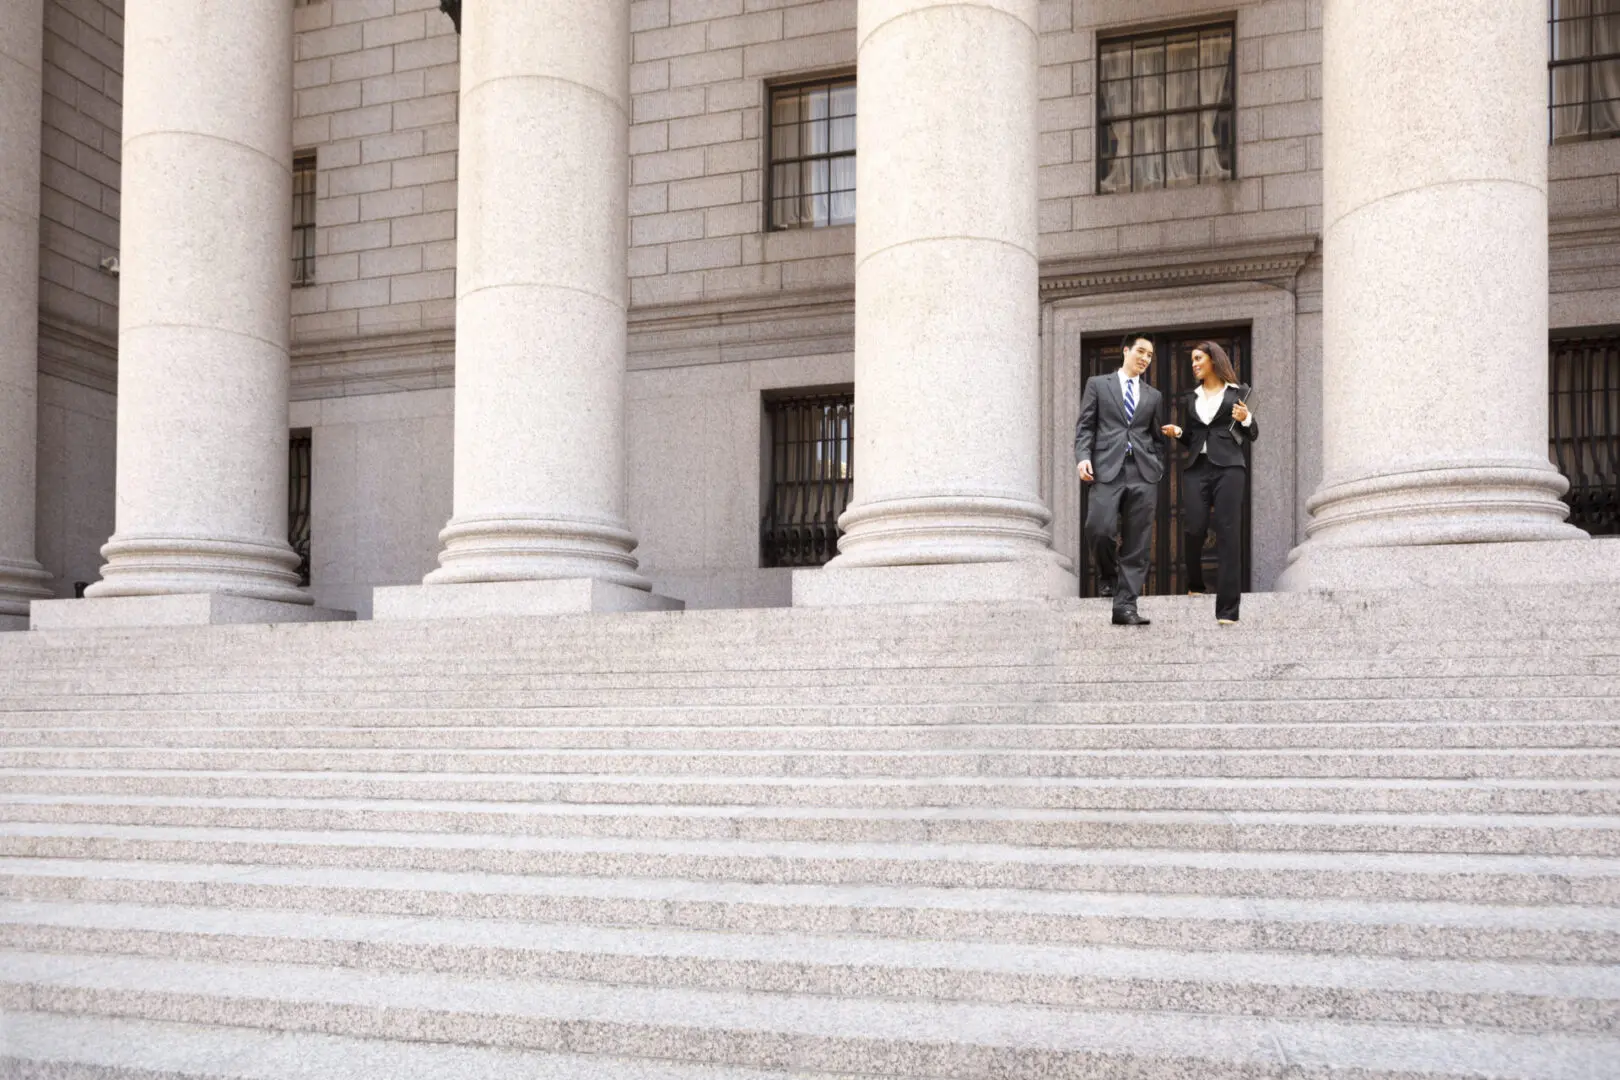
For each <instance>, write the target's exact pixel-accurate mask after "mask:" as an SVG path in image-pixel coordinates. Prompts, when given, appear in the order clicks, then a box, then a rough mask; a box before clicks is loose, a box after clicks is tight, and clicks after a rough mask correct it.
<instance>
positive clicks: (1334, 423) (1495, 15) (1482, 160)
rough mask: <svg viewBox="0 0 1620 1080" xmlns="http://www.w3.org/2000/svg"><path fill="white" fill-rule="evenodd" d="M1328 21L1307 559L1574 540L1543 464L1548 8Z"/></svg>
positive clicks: (1387, 0)
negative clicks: (1347, 552)
mask: <svg viewBox="0 0 1620 1080" xmlns="http://www.w3.org/2000/svg"><path fill="white" fill-rule="evenodd" d="M1325 20H1326V23H1325V39H1324V59H1323V71H1324V79H1323V84H1324V85H1323V96H1324V102H1323V113H1324V116H1323V121H1324V124H1323V126H1324V139H1323V144H1324V155H1325V157H1324V186H1325V193H1324V203H1325V206H1324V228H1325V236H1324V243H1325V259H1326V268H1325V286H1324V289H1325V295H1324V306H1325V310H1324V326H1323V337H1324V355H1325V364H1324V373H1323V397H1324V401H1323V407H1324V408H1323V417H1322V434H1323V469H1324V478H1323V482H1322V486H1321V487H1320V488H1319V489H1318V491H1317V492H1316V494H1315V495H1314V496H1313V497H1312V499H1311V500H1310V502H1309V504H1308V505H1309V507H1310V510H1311V512H1312V514H1313V519H1312V521H1311V523H1310V525H1309V528H1308V535H1309V537H1310V540H1309V542H1308V543H1307V545H1306V546H1305V548H1303V549H1301V551H1303V552H1308V551H1309V550H1311V549H1312V548H1317V549H1321V548H1335V547H1351V548H1355V547H1389V546H1406V545H1432V544H1453V543H1481V542H1502V541H1524V540H1559V539H1570V538H1579V537H1580V536H1582V535H1584V534H1581V533H1579V532H1578V530H1575V529H1574V528H1572V527H1570V526H1568V525H1565V524H1564V523H1563V521H1564V516H1565V508H1564V506H1563V504H1562V503H1561V502H1560V501H1559V496H1560V495H1561V494H1562V493H1563V491H1564V490H1565V487H1566V484H1565V481H1564V480H1563V478H1562V477H1560V476H1559V475H1558V473H1557V472H1556V471H1555V470H1554V468H1553V467H1552V466H1551V465H1550V464H1549V463H1548V456H1547V408H1548V406H1547V377H1548V376H1547V319H1548V308H1547V290H1548V283H1547V13H1546V7H1545V5H1537V4H1528V3H1501V2H1500V0H1327V6H1326V9H1325ZM1298 554H1299V552H1296V555H1298Z"/></svg>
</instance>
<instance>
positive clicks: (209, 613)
mask: <svg viewBox="0 0 1620 1080" xmlns="http://www.w3.org/2000/svg"><path fill="white" fill-rule="evenodd" d="M125 10H126V24H125V39H124V73H125V74H124V87H125V93H124V138H123V198H122V224H121V250H120V262H121V264H122V269H121V273H120V282H121V284H120V290H119V319H118V469H117V530H116V532H115V533H114V534H113V537H112V539H110V540H108V541H107V544H106V546H105V547H103V548H102V554H103V555H104V556H106V558H107V564H106V566H104V567H103V568H102V580H101V581H99V582H97V583H95V584H94V585H92V586H90V588H89V589H87V590H86V593H85V595H86V596H89V597H96V598H108V597H115V598H130V597H140V598H153V597H160V596H161V597H168V598H171V599H172V598H173V597H174V596H176V595H192V596H200V597H202V598H204V599H212V598H215V597H221V596H223V597H230V598H232V599H233V600H234V601H237V602H243V601H245V602H249V603H254V604H258V605H259V606H257V607H256V608H254V610H255V611H256V612H257V613H258V615H261V616H262V618H263V619H265V620H270V619H275V618H308V617H310V612H309V608H308V605H309V604H310V595H309V594H308V593H307V592H305V591H304V590H302V589H300V588H299V586H298V575H297V570H296V568H297V565H298V558H297V556H296V555H294V554H293V552H292V549H291V547H290V546H289V545H288V543H287V431H288V427H287V424H288V419H287V393H288V380H289V372H288V358H287V349H288V338H289V312H288V305H289V285H288V282H289V265H290V264H289V259H290V258H291V246H290V234H291V228H292V222H291V212H292V210H291V207H292V173H291V169H292V9H291V6H290V5H288V4H287V3H286V0H201V2H199V0H129V2H128V4H127V6H126V9H125ZM266 601H268V602H269V604H264V603H263V602H266ZM69 603H72V602H71V601H61V602H58V604H69ZM95 603H98V604H99V603H101V600H97V601H96V602H95ZM111 608H116V609H117V610H119V611H121V612H122V613H123V614H122V615H120V616H119V618H120V619H127V620H128V621H133V622H140V621H144V615H143V614H142V613H143V612H145V611H148V610H150V611H152V612H167V613H169V615H172V614H173V612H174V611H175V610H177V608H176V605H175V604H173V603H168V602H158V603H151V604H144V605H142V604H131V603H123V604H119V605H110V606H103V607H102V608H101V609H100V610H102V611H106V610H110V609H111ZM88 610H90V611H92V612H94V611H96V610H97V609H96V608H94V607H92V608H90V609H88ZM194 610H195V611H198V612H202V613H203V614H202V618H204V619H205V620H207V619H218V618H219V614H218V610H217V606H215V605H211V604H202V605H197V606H196V607H195V608H194ZM79 614H80V615H82V614H83V612H82V611H81V612H79ZM55 617H56V612H55V611H54V610H53V612H52V620H53V622H54V621H55ZM154 621H174V620H173V619H171V618H170V617H169V616H168V615H154ZM42 624H43V623H42V620H41V617H40V615H39V613H38V611H37V610H36V615H35V625H42Z"/></svg>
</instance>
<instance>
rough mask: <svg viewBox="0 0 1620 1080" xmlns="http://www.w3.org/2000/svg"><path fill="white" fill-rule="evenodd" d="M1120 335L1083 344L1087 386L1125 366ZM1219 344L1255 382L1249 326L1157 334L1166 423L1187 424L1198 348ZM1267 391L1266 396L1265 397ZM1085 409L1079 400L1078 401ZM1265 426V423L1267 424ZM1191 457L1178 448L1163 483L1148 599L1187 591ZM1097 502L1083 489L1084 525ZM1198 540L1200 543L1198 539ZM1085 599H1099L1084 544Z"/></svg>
mask: <svg viewBox="0 0 1620 1080" xmlns="http://www.w3.org/2000/svg"><path fill="white" fill-rule="evenodd" d="M1119 337H1120V335H1119V334H1104V335H1100V336H1097V337H1093V336H1091V335H1089V334H1088V335H1086V337H1085V338H1083V339H1082V340H1081V342H1080V378H1081V385H1082V386H1083V385H1085V380H1086V379H1089V378H1091V377H1092V376H1093V375H1106V374H1108V373H1109V372H1111V371H1116V370H1118V368H1119ZM1206 339H1207V340H1209V341H1213V342H1215V344H1217V345H1219V346H1220V347H1221V348H1223V349H1225V350H1226V355H1227V356H1228V357H1230V358H1231V360H1232V366H1233V367H1234V368H1236V369H1237V374H1238V379H1239V380H1240V381H1242V382H1245V383H1252V382H1253V378H1254V362H1253V358H1252V356H1251V353H1252V349H1251V347H1250V346H1251V332H1250V328H1249V327H1247V326H1226V327H1220V328H1217V329H1204V330H1173V331H1169V332H1166V333H1158V334H1154V335H1153V341H1154V346H1155V348H1156V351H1157V353H1158V355H1157V357H1156V358H1155V359H1154V361H1153V364H1152V366H1150V367H1149V368H1148V370H1147V375H1146V378H1147V381H1148V382H1149V383H1150V384H1152V385H1153V386H1154V387H1156V388H1157V389H1158V391H1159V393H1161V394H1163V395H1164V408H1165V423H1167V424H1184V423H1185V422H1186V421H1185V419H1184V418H1182V417H1180V416H1178V415H1177V413H1176V409H1177V406H1176V402H1177V401H1178V400H1179V399H1180V397H1181V395H1182V394H1185V393H1186V392H1187V391H1188V390H1191V389H1192V388H1193V377H1192V351H1193V346H1194V345H1196V344H1198V342H1200V341H1204V340H1206ZM1264 392H1265V391H1264V389H1262V390H1261V393H1264ZM1075 406H1076V407H1078V406H1079V402H1075ZM1261 422H1263V421H1261ZM1184 458H1185V455H1184V454H1182V453H1181V451H1180V450H1179V449H1178V448H1172V449H1171V453H1170V462H1169V468H1168V469H1166V471H1165V478H1166V479H1167V480H1168V481H1169V482H1168V483H1165V484H1160V485H1159V506H1158V510H1157V511H1156V512H1155V513H1154V518H1153V523H1154V524H1153V548H1152V552H1151V554H1150V555H1149V556H1148V573H1147V580H1146V581H1145V582H1144V583H1143V586H1142V595H1144V596H1180V595H1181V594H1182V593H1183V592H1185V591H1186V588H1187V587H1186V584H1185V582H1186V564H1185V561H1184V560H1183V558H1182V547H1181V546H1182V545H1183V544H1184V543H1186V542H1187V541H1186V537H1185V535H1184V534H1183V533H1182V530H1181V474H1182V472H1183V470H1184V469H1185V465H1186V463H1185V461H1184V460H1183V459H1184ZM1253 493H1254V486H1253V484H1250V485H1249V487H1248V488H1246V489H1245V490H1244V493H1243V591H1244V592H1248V591H1249V576H1250V569H1251V566H1252V560H1251V559H1250V558H1249V551H1250V544H1249V533H1250V528H1251V525H1250V517H1251V515H1250V501H1251V499H1252V497H1253ZM1090 503H1091V485H1090V484H1081V485H1080V521H1081V523H1082V526H1083V524H1084V522H1085V520H1086V510H1087V509H1088V508H1089V506H1090ZM1209 539H1210V538H1209V537H1207V536H1206V537H1205V538H1204V542H1205V546H1204V580H1205V581H1214V580H1215V545H1214V544H1213V543H1209ZM1195 542H1196V541H1195ZM1080 595H1081V596H1096V595H1097V567H1096V561H1095V559H1094V557H1093V556H1092V553H1091V552H1090V551H1089V550H1088V549H1087V548H1086V545H1084V544H1081V545H1080Z"/></svg>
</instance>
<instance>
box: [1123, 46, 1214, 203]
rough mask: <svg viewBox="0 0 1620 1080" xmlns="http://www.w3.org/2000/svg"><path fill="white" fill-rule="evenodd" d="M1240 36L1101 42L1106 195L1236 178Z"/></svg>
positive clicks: (1188, 185) (1187, 185)
mask: <svg viewBox="0 0 1620 1080" xmlns="http://www.w3.org/2000/svg"><path fill="white" fill-rule="evenodd" d="M1235 33H1236V31H1235V27H1234V24H1232V23H1221V24H1219V25H1213V26H1202V27H1195V28H1192V29H1187V30H1173V31H1165V32H1159V33H1153V34H1140V35H1136V36H1133V37H1119V38H1112V39H1104V40H1103V41H1101V42H1100V43H1099V45H1098V53H1099V57H1100V62H1099V63H1098V65H1097V191H1098V193H1099V194H1104V195H1106V194H1113V193H1116V192H1123V191H1152V190H1156V189H1159V188H1167V187H1168V188H1179V187H1191V186H1193V185H1195V184H1209V183H1218V182H1219V181H1222V180H1230V179H1232V177H1233V176H1234V175H1235V170H1234V167H1233V162H1234V161H1235V159H1236V155H1237V123H1236V113H1235V108H1234V101H1235V87H1236V85H1237V50H1236V49H1235V48H1234V47H1233V42H1234V40H1235Z"/></svg>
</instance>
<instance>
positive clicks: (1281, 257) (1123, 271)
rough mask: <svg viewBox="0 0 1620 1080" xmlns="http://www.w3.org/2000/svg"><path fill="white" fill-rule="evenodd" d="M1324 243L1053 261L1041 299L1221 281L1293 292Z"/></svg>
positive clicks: (1288, 241) (1292, 240)
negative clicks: (1306, 267)
mask: <svg viewBox="0 0 1620 1080" xmlns="http://www.w3.org/2000/svg"><path fill="white" fill-rule="evenodd" d="M1318 243H1319V241H1318V239H1317V238H1316V237H1315V236H1296V237H1288V238H1285V239H1281V240H1269V241H1263V242H1260V243H1253V244H1243V245H1241V246H1232V247H1219V248H1209V247H1206V248H1186V249H1182V250H1179V251H1175V250H1173V251H1144V252H1140V253H1138V254H1134V255H1106V256H1096V257H1091V258H1083V259H1062V260H1056V261H1051V262H1048V263H1046V264H1045V265H1043V266H1042V267H1041V299H1042V300H1043V301H1044V300H1061V299H1063V298H1064V297H1069V296H1085V295H1090V294H1094V293H1104V292H1135V291H1139V290H1142V289H1152V288H1172V287H1184V286H1188V285H1207V284H1216V283H1220V282H1258V283H1261V284H1267V285H1277V286H1279V287H1281V288H1284V289H1288V290H1290V291H1292V290H1293V288H1294V279H1295V278H1296V277H1297V276H1298V275H1299V272H1300V270H1301V269H1303V268H1304V266H1305V264H1306V263H1307V262H1308V261H1309V260H1310V258H1311V256H1312V255H1314V254H1315V253H1316V250H1317V246H1318Z"/></svg>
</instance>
